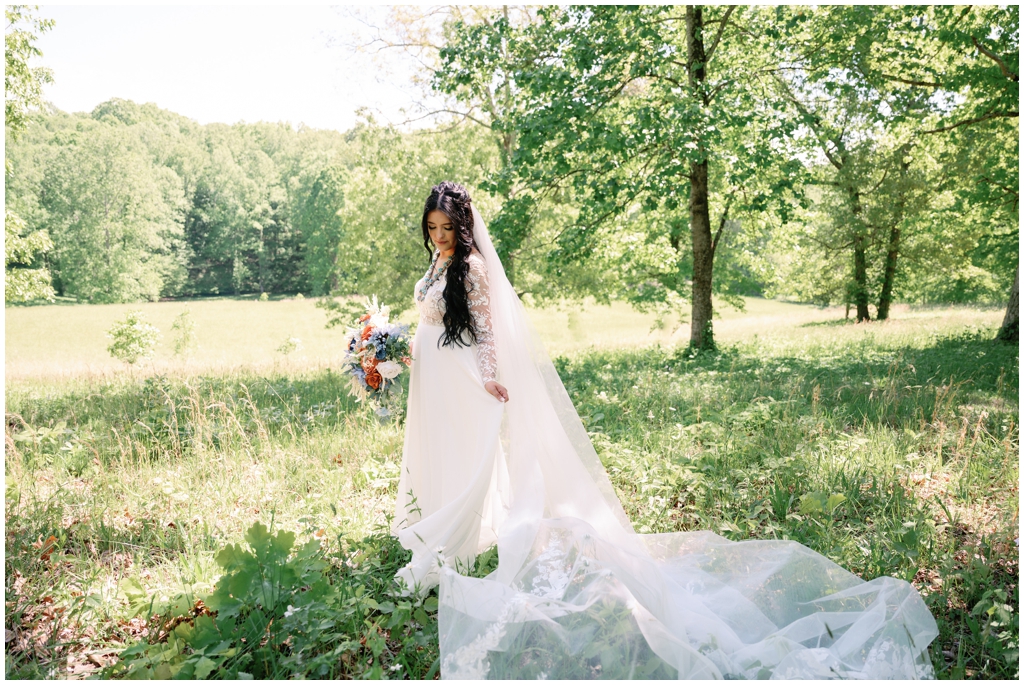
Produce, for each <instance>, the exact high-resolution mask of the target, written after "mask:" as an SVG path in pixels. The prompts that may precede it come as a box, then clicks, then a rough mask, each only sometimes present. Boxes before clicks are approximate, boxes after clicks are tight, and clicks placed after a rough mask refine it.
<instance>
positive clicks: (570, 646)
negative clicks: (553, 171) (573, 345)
mask: <svg viewBox="0 0 1024 685" xmlns="http://www.w3.org/2000/svg"><path fill="white" fill-rule="evenodd" d="M473 218H474V222H475V223H474V238H475V240H476V244H477V248H478V249H479V251H480V253H481V255H482V256H483V257H484V260H485V262H486V267H487V273H488V278H489V282H490V286H489V287H490V308H491V321H492V326H493V333H494V340H495V343H496V347H497V362H498V373H499V381H500V382H501V383H502V384H504V385H505V386H506V387H507V388H508V391H509V397H510V401H509V403H508V404H507V406H506V407H505V416H504V420H503V422H502V424H501V445H502V451H503V453H504V455H505V459H504V460H503V461H502V462H501V468H505V464H507V474H501V477H496V478H494V479H493V480H492V483H493V484H492V486H491V487H492V488H500V489H501V490H502V492H499V493H495V494H496V496H497V499H500V501H502V502H507V503H508V508H507V512H506V515H505V517H504V519H503V520H502V521H500V523H498V525H497V526H496V527H495V532H496V534H497V544H498V552H499V565H498V567H497V569H496V570H495V571H494V572H492V573H491V574H490V575H488V576H487V577H486V578H482V579H476V578H469V577H466V576H463V575H461V574H459V573H458V572H457V571H456V570H455V569H453V568H451V567H450V566H448V565H444V566H442V567H441V568H440V569H439V571H438V573H439V584H440V588H439V599H440V616H439V621H440V649H441V674H442V676H443V677H445V678H545V677H546V678H593V677H601V678H722V677H727V678H736V677H743V678H764V677H775V678H795V677H803V678H829V677H858V678H864V677H867V678H918V677H929V676H931V675H932V669H931V665H930V662H929V660H928V656H927V646H928V644H929V643H930V642H931V641H932V640H933V639H934V638H935V636H936V635H937V634H938V632H937V629H936V624H935V621H934V619H933V618H932V616H931V614H930V613H929V612H928V609H927V608H926V606H925V604H924V602H923V601H922V600H921V598H920V597H919V596H918V594H917V592H916V591H915V590H914V589H913V587H911V586H910V585H909V584H908V583H906V582H904V581H900V580H895V579H893V578H876V579H875V580H872V581H870V582H865V581H863V580H861V579H860V578H858V577H857V576H855V575H853V574H852V573H849V572H848V571H846V570H844V569H842V568H841V567H839V566H838V565H836V564H834V563H832V562H830V561H829V560H828V559H826V558H825V557H823V556H821V555H819V554H817V553H816V552H814V551H812V550H810V549H808V548H806V547H804V546H802V545H799V544H797V543H795V542H791V541H776V540H770V541H748V542H731V541H729V540H726V539H724V538H721V537H719V536H717V535H714V534H712V533H710V532H695V533H665V534H658V535H638V534H637V533H635V532H634V530H633V528H632V525H631V524H630V522H629V519H628V518H627V516H626V514H625V511H624V510H623V508H622V505H621V504H620V502H619V500H618V498H617V497H616V495H615V491H614V489H613V488H612V485H611V482H610V481H609V479H608V476H607V473H606V472H605V470H604V468H603V466H602V464H601V462H600V460H599V458H598V456H597V453H596V452H595V450H594V448H593V446H592V445H591V442H590V439H589V438H588V436H587V433H586V430H585V429H584V427H583V424H582V422H581V421H580V418H579V416H578V415H577V413H576V410H575V408H574V406H573V404H572V401H571V400H570V398H569V396H568V394H567V393H566V390H565V387H564V386H563V385H562V382H561V380H560V378H559V377H558V374H557V372H556V371H555V368H554V366H553V365H552V363H551V361H550V359H549V358H548V356H547V354H546V353H545V351H544V347H543V345H542V343H541V342H540V340H539V338H538V336H537V334H536V332H535V331H534V330H533V328H532V325H531V323H530V321H529V319H528V317H527V314H526V311H525V309H524V308H523V305H522V303H521V302H520V301H519V298H518V297H517V296H516V294H515V291H514V290H513V288H512V285H511V284H510V283H509V281H508V278H507V277H506V276H505V272H504V269H503V267H502V264H501V262H500V260H499V259H498V255H497V253H496V251H495V249H494V246H493V244H492V243H491V239H490V236H489V235H488V233H487V228H486V226H485V224H484V222H483V219H482V218H481V216H480V214H479V212H478V211H477V210H476V208H474V209H473ZM505 475H507V479H506V478H505ZM496 501H497V500H496Z"/></svg>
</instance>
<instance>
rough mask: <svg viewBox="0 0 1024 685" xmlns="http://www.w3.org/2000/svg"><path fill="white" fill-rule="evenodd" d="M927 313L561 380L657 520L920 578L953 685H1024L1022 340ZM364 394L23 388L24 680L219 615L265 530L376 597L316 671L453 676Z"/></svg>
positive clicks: (114, 386) (632, 508)
mask: <svg viewBox="0 0 1024 685" xmlns="http://www.w3.org/2000/svg"><path fill="white" fill-rule="evenodd" d="M903 313H904V314H905V315H906V318H905V319H904V320H902V321H899V320H898V321H893V322H890V324H885V325H877V324H873V325H871V326H853V325H844V324H843V323H842V322H841V321H835V322H821V321H820V318H821V317H820V315H819V316H818V317H816V318H815V317H805V318H803V319H801V318H795V319H794V318H793V317H792V316H790V313H787V314H786V316H787V317H788V318H787V319H785V320H779V319H775V320H772V321H768V322H764V321H762V322H761V324H759V325H757V326H755V329H756V331H757V332H758V335H757V336H756V337H755V336H754V335H753V334H751V335H744V336H742V337H743V339H745V340H746V341H747V342H734V343H731V344H726V345H725V346H724V347H723V350H722V351H721V352H720V353H717V354H700V355H689V354H687V353H686V352H684V351H683V350H682V348H681V347H678V346H673V345H669V344H664V345H660V346H658V345H655V346H643V347H638V346H635V345H632V346H629V347H626V348H622V349H614V348H612V347H611V346H608V347H593V348H588V347H586V346H583V345H577V346H576V347H575V348H573V347H572V346H569V347H568V351H566V352H565V354H563V355H562V356H561V357H558V358H557V359H556V365H557V367H558V370H559V373H560V374H561V376H562V378H563V380H564V382H565V384H566V387H567V389H568V390H569V392H570V395H571V396H572V398H573V400H574V402H575V404H576V406H577V408H578V410H579V413H580V415H581V416H582V417H583V418H584V421H585V423H586V425H587V428H588V431H589V432H590V434H591V438H592V440H593V441H594V443H595V446H596V447H597V449H598V452H599V454H600V455H601V458H602V460H603V462H604V463H605V465H606V467H607V468H608V470H609V472H610V474H611V477H612V481H613V484H614V485H615V487H616V488H617V490H618V493H619V496H620V498H621V499H622V501H623V503H624V505H625V507H626V510H627V512H628V513H629V515H630V517H631V518H632V520H633V522H634V525H635V527H636V529H637V530H638V531H640V532H661V531H673V530H696V529H710V530H714V531H716V532H718V533H720V534H722V535H725V536H727V537H730V538H732V539H748V538H789V539H794V540H798V541H800V542H802V543H804V544H806V545H808V546H810V547H812V548H813V549H816V550H817V551H819V552H821V553H822V554H824V555H826V556H828V557H829V558H831V559H833V560H834V561H836V562H837V563H839V564H841V565H843V566H844V567H846V568H849V569H850V570H852V571H853V572H855V573H857V574H859V575H861V576H862V577H864V578H866V579H867V578H872V577H876V576H879V575H891V576H896V577H901V578H905V579H907V580H909V581H912V582H913V583H914V584H915V586H916V587H918V589H919V590H920V591H921V593H922V595H923V596H924V597H925V600H926V602H927V603H928V605H929V607H930V608H931V609H932V611H933V613H934V614H935V616H936V619H937V620H938V622H939V626H940V631H941V635H940V637H939V638H938V640H937V641H936V642H935V644H934V646H933V649H932V658H933V661H934V663H935V666H936V669H937V672H938V674H939V675H940V676H941V677H958V678H963V677H985V678H990V677H1005V678H1010V677H1014V675H1015V674H1016V672H1017V669H1018V666H1017V656H1016V649H1017V647H1016V645H1017V641H1018V634H1019V632H1018V628H1017V625H1018V613H1017V604H1018V589H1017V575H1018V569H1017V547H1016V544H1015V542H1014V540H1015V538H1017V536H1018V518H1017V517H1018V511H1017V484H1018V478H1019V473H1018V451H1019V428H1018V425H1017V421H1018V416H1019V414H1018V404H1017V396H1018V386H1019V372H1018V368H1019V367H1018V350H1017V348H1016V347H1009V346H1005V345H999V344H994V343H992V342H991V338H992V337H993V335H994V332H995V325H996V324H997V319H998V315H997V314H994V315H989V316H987V318H985V316H984V313H982V314H978V313H977V312H973V311H969V310H956V311H955V312H954V314H955V315H954V316H950V315H948V313H944V312H931V313H930V312H924V313H920V312H908V311H906V310H904V312H903ZM550 316H551V317H552V322H553V323H551V324H550V326H552V327H553V326H555V325H556V324H557V322H558V321H560V319H558V318H557V315H556V314H551V315H550ZM987 319H992V321H988V320H987ZM979 324H980V325H979ZM735 325H736V326H743V325H746V324H744V323H743V319H742V318H737V319H736V323H735ZM624 334H625V333H624V332H623V333H620V336H623V335H624ZM723 337H724V338H725V339H726V340H729V337H728V335H726V336H723ZM345 387H346V382H345V380H344V379H343V378H341V377H340V376H338V374H336V373H334V372H332V371H330V369H329V368H310V369H306V370H302V369H301V368H298V367H296V368H287V369H280V368H279V369H278V370H277V371H276V372H275V371H273V370H267V369H264V370H262V371H261V370H237V371H234V372H232V373H229V374H208V375H189V374H187V373H181V374H175V375H170V374H168V375H149V376H146V377H143V376H141V375H139V376H134V377H133V376H131V375H126V374H121V375H106V376H99V377H82V378H77V379H71V380H65V381H63V382H61V383H54V382H51V381H46V380H39V381H32V380H22V381H19V382H17V383H15V384H13V385H10V386H9V387H8V388H7V412H8V413H7V428H6V434H5V438H6V458H5V469H6V507H5V523H6V527H5V532H6V536H7V537H6V542H7V545H6V557H5V594H6V601H7V612H6V628H7V631H8V633H7V636H8V640H7V643H6V649H5V651H6V657H7V658H6V674H7V676H8V677H61V676H69V675H83V674H87V673H92V672H95V671H97V670H98V669H100V668H101V667H110V666H111V665H112V664H114V663H115V660H116V659H115V656H116V654H117V653H119V652H121V651H122V650H123V649H124V648H125V647H126V646H127V645H130V644H133V643H134V642H136V641H138V640H140V639H143V640H164V641H167V640H169V639H173V636H172V637H170V638H169V637H168V635H169V634H170V632H169V630H168V625H169V624H168V622H167V619H172V618H174V617H173V616H171V615H170V614H174V613H175V612H177V613H178V614H179V618H177V619H175V620H177V621H178V622H179V623H180V622H181V621H182V620H186V619H187V620H188V621H192V622H194V623H195V622H198V621H199V618H198V614H197V613H196V612H197V610H196V609H195V607H194V606H193V605H192V604H191V603H190V604H189V606H188V607H184V608H183V607H182V606H177V608H175V606H174V605H175V602H176V601H177V599H178V598H180V597H181V596H184V597H188V598H193V599H194V598H199V597H207V596H209V595H210V594H211V593H212V592H213V589H214V583H215V581H216V580H217V578H218V576H219V575H220V573H221V572H222V569H221V568H220V567H219V566H218V564H217V562H216V561H215V558H214V557H215V554H216V552H217V551H218V550H219V549H221V548H223V547H224V546H225V545H227V544H229V543H236V542H239V541H241V540H242V539H243V536H244V535H245V531H246V530H248V529H249V528H250V526H251V525H252V524H253V523H254V522H256V521H262V522H264V523H266V524H268V525H270V524H271V523H272V525H273V527H274V528H275V529H276V530H291V531H295V532H296V533H298V534H299V539H300V541H301V540H307V539H316V540H320V541H321V543H322V555H323V558H324V559H325V560H326V561H327V562H328V568H327V570H326V571H325V573H327V577H328V578H329V579H330V581H331V582H332V583H333V584H334V586H335V587H338V588H350V589H352V588H355V587H357V586H362V587H365V588H366V590H365V592H366V593H368V594H366V595H365V596H366V597H367V598H368V599H367V600H366V601H365V602H363V604H361V605H360V606H361V607H362V608H361V610H360V611H361V612H362V613H360V614H359V616H358V620H355V619H353V621H352V622H351V624H345V625H346V626H348V627H346V628H344V630H342V629H341V628H338V631H339V632H338V633H337V634H338V635H339V636H341V637H337V639H335V640H334V641H333V642H329V644H328V643H324V646H323V647H322V648H320V647H318V648H317V649H319V650H320V651H319V652H318V654H319V656H318V658H320V659H321V660H322V661H323V667H324V668H325V669H327V670H325V671H322V672H320V671H317V672H315V673H314V672H310V673H309V674H308V675H317V674H319V675H324V674H326V675H330V676H332V677H344V676H360V675H376V676H384V675H386V676H404V677H410V676H420V677H422V676H426V675H430V676H433V675H435V674H436V663H435V662H434V660H435V658H436V623H435V622H434V621H435V619H434V617H433V615H432V614H430V615H426V614H424V613H421V614H419V618H420V619H425V620H423V621H418V620H416V619H415V618H413V617H412V616H413V612H414V611H415V610H416V609H422V610H425V611H427V614H429V609H430V606H429V604H428V605H426V606H419V605H417V606H412V605H410V606H409V608H408V612H407V613H408V616H404V615H403V618H402V621H398V619H396V618H395V616H396V613H395V612H396V611H401V610H402V609H401V607H400V606H399V605H398V604H396V602H395V600H394V598H390V597H389V594H388V592H389V588H388V585H387V582H388V580H389V579H390V576H391V575H393V573H394V568H395V564H399V565H400V563H402V558H401V553H402V552H401V550H400V549H398V548H397V547H396V546H395V545H394V541H393V539H391V538H390V537H389V536H388V535H387V534H386V533H385V532H382V529H381V526H382V525H385V524H386V520H387V515H388V513H389V512H390V510H391V507H392V506H393V501H394V496H395V492H394V490H395V487H396V481H397V475H398V471H397V469H398V463H399V462H400V458H401V444H402V428H401V426H400V425H398V424H394V423H391V424H384V425H382V424H379V423H378V422H377V421H376V420H375V419H374V418H373V417H371V416H370V415H368V414H367V413H366V412H364V411H362V410H361V409H360V408H359V407H358V406H357V405H356V404H355V403H354V402H353V401H352V399H351V398H349V397H348V396H347V393H346V391H345ZM375 531H376V532H375ZM493 563H494V559H493V556H489V557H487V558H486V559H482V560H481V564H482V565H486V566H487V567H491V566H493ZM485 570H486V569H483V568H480V569H477V571H478V572H481V573H482V572H484V571H485ZM359 574H362V575H359ZM361 596H362V595H361ZM140 597H142V598H148V601H150V602H152V604H151V605H147V604H146V602H145V601H143V600H142V599H140ZM370 600H372V602H371V601H370ZM190 601H191V600H190ZM339 601H340V600H339ZM361 601H362V600H361ZM382 606H383V608H381V607H382ZM186 609H187V610H188V611H192V614H187V611H186ZM182 612H186V613H185V614H183V613H182ZM153 613H157V614H162V613H167V614H168V615H166V616H164V617H163V618H161V619H159V620H155V621H154V620H151V616H152V615H153ZM186 614H187V615H186ZM389 626H390V627H389ZM345 631H348V632H345ZM432 631H433V632H432ZM328 657H329V658H328ZM282 663H283V662H282ZM279 665H280V664H279ZM396 665H398V666H400V667H399V668H397V669H396V670H392V668H393V667H395V666H396ZM432 666H433V667H434V668H433V669H432V668H431V667H432ZM109 672H112V671H108V673H109ZM268 673H276V674H277V675H283V674H285V672H283V671H280V672H279V671H268Z"/></svg>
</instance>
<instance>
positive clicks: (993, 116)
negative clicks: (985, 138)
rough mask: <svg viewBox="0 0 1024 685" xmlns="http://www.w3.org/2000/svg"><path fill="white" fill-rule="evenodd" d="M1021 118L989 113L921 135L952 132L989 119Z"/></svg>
mask: <svg viewBox="0 0 1024 685" xmlns="http://www.w3.org/2000/svg"><path fill="white" fill-rule="evenodd" d="M1017 116H1020V112H989V113H988V114H984V115H982V116H980V117H974V118H973V119H964V120H963V121H960V122H957V123H955V124H950V125H949V126H943V127H942V128H933V129H930V130H928V131H921V133H942V132H943V131H952V130H953V129H954V128H960V127H961V126H967V125H969V124H977V123H979V122H982V121H987V120H988V119H1000V118H1004V117H1017Z"/></svg>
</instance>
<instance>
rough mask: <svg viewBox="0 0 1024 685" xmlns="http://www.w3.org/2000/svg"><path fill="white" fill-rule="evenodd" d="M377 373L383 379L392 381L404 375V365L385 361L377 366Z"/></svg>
mask: <svg viewBox="0 0 1024 685" xmlns="http://www.w3.org/2000/svg"><path fill="white" fill-rule="evenodd" d="M377 373H379V374H380V376H381V378H384V379H386V380H391V379H392V378H394V377H396V376H397V375H398V374H400V373H402V365H401V364H399V363H398V362H393V361H384V362H381V363H380V364H377Z"/></svg>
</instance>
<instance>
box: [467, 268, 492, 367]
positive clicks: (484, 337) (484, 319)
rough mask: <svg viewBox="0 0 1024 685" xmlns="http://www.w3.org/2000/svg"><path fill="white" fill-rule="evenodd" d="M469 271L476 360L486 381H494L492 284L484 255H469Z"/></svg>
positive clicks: (470, 307)
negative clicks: (488, 276)
mask: <svg viewBox="0 0 1024 685" xmlns="http://www.w3.org/2000/svg"><path fill="white" fill-rule="evenodd" d="M468 261H469V273H468V274H467V275H466V285H467V289H466V290H467V296H468V299H469V313H470V315H472V317H473V327H474V328H475V329H476V360H477V364H478V365H479V366H480V375H481V376H483V379H484V383H486V382H487V381H493V380H494V379H495V377H496V376H497V374H498V360H497V355H496V353H495V347H494V331H493V330H492V328H491V301H490V284H489V283H488V281H487V267H486V266H485V265H484V260H483V257H481V256H480V255H478V254H472V255H470V256H469V260H468Z"/></svg>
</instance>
